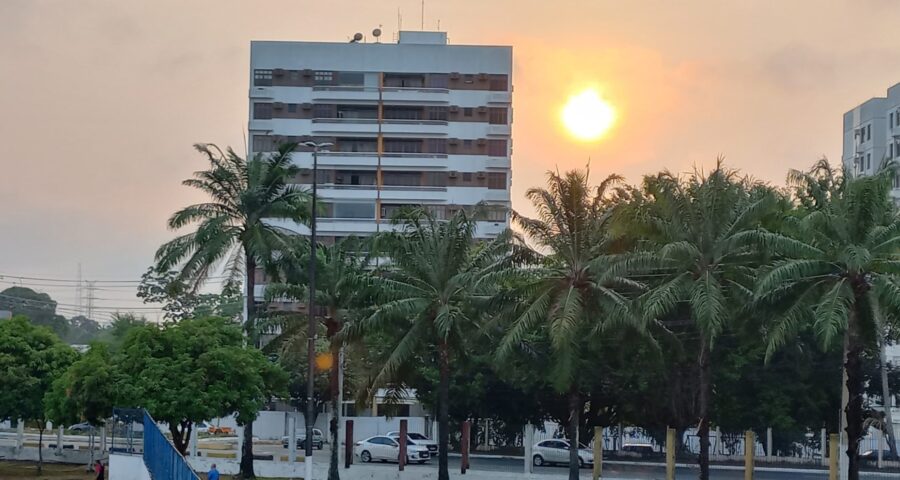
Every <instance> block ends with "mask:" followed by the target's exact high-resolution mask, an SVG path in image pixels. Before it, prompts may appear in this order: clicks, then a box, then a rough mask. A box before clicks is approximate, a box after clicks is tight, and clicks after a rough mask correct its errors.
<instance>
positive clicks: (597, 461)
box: [593, 427, 603, 480]
mask: <svg viewBox="0 0 900 480" xmlns="http://www.w3.org/2000/svg"><path fill="white" fill-rule="evenodd" d="M601 475H603V427H594V477H593V478H594V480H598V479H599V478H600V476H601Z"/></svg>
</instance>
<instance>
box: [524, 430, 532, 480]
mask: <svg viewBox="0 0 900 480" xmlns="http://www.w3.org/2000/svg"><path fill="white" fill-rule="evenodd" d="M533 446H534V425H532V424H530V423H528V424H526V425H525V474H530V473H532V472H534V460H533V459H532V458H531V457H532V453H533V452H532V447H533Z"/></svg>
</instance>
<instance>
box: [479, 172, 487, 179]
mask: <svg viewBox="0 0 900 480" xmlns="http://www.w3.org/2000/svg"><path fill="white" fill-rule="evenodd" d="M478 178H487V174H486V173H484V172H478Z"/></svg>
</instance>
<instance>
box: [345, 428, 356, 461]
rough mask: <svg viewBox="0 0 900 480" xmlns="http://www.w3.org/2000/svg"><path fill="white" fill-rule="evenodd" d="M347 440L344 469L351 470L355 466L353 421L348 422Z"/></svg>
mask: <svg viewBox="0 0 900 480" xmlns="http://www.w3.org/2000/svg"><path fill="white" fill-rule="evenodd" d="M346 435H347V438H345V439H344V445H345V446H346V448H344V468H350V465H352V464H353V445H354V442H353V420H347V428H346Z"/></svg>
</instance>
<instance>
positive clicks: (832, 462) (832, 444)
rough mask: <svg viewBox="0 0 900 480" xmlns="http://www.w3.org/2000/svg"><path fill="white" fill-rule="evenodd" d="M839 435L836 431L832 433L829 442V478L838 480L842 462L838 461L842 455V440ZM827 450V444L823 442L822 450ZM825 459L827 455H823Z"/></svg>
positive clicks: (829, 479)
mask: <svg viewBox="0 0 900 480" xmlns="http://www.w3.org/2000/svg"><path fill="white" fill-rule="evenodd" d="M839 438H840V437H839V436H838V434H836V433H832V434H831V437H830V441H829V443H828V480H838V477H839V476H840V473H841V472H840V462H838V458H839V456H840V454H841V453H840V451H839V449H840V440H839ZM824 451H825V444H824V443H822V452H824ZM822 458H823V459H824V458H825V456H824V455H822Z"/></svg>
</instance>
